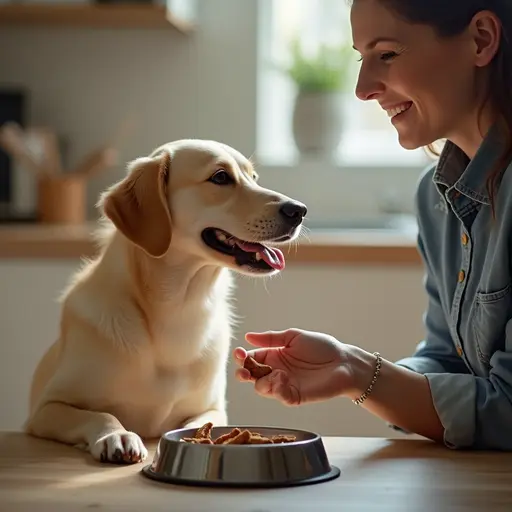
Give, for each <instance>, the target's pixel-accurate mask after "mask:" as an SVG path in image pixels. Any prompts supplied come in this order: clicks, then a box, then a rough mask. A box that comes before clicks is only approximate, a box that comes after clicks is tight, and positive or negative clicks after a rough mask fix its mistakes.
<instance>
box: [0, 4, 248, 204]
mask: <svg viewBox="0 0 512 512" xmlns="http://www.w3.org/2000/svg"><path fill="white" fill-rule="evenodd" d="M198 5H199V21H198V22H199V24H200V28H199V29H198V30H197V31H196V32H195V33H194V34H192V35H190V36H184V35H182V34H179V33H176V32H175V31H173V30H171V29H169V30H91V29H74V28H73V29H65V28H62V29H60V28H59V29H54V28H38V27H30V28H19V27H12V28H5V27H2V30H1V31H0V84H1V85H4V84H17V85H22V86H24V87H25V88H26V89H27V90H28V91H29V95H30V108H29V121H30V122H33V123H36V124H49V125H51V126H53V127H55V128H56V129H57V130H58V131H59V132H60V133H61V134H63V135H65V136H66V137H68V138H69V139H70V143H71V152H70V157H71V160H72V162H75V161H76V159H77V158H79V157H80V156H81V155H83V154H84V153H85V152H87V151H88V150H90V149H92V148H94V147H96V146H97V145H100V144H102V143H104V142H105V140H108V138H109V137H111V136H112V135H113V133H114V132H115V130H116V129H117V127H118V125H119V123H120V122H121V120H123V119H124V118H125V117H126V116H127V115H132V114H133V115H134V116H135V117H136V122H137V132H136V134H135V136H134V137H132V138H131V139H130V140H129V141H128V143H127V145H125V146H124V147H123V148H122V153H121V161H122V162H126V161H127V160H130V159H132V158H135V157H137V156H140V155H145V154H148V153H149V152H151V151H152V150H153V149H154V148H155V147H156V146H158V145H160V144H162V143H164V142H167V141H170V140H174V139H178V138H182V137H199V138H213V139H218V140H222V141H225V142H228V143H229V144H230V145H232V146H234V147H236V148H238V149H239V150H240V151H242V152H244V153H246V154H249V155H250V154H251V153H252V152H253V151H254V148H255V139H256V135H255V134H256V126H255V117H256V66H255V62H256V40H257V34H256V19H257V16H256V14H257V2H254V1H252V0H214V1H211V0H207V1H205V0H201V1H200V2H198ZM233 19H236V20H237V22H236V23H233V22H232V20H233ZM123 168H124V166H123V165H122V166H120V167H119V168H118V169H116V170H113V171H112V172H110V173H109V174H107V175H102V176H100V177H98V178H96V179H94V180H93V181H92V182H91V186H90V194H89V205H90V208H91V210H92V209H93V205H94V203H95V202H96V200H97V196H98V193H99V192H100V190H102V189H103V188H104V187H105V185H106V184H108V183H110V182H112V181H114V180H116V179H118V178H119V177H120V176H122V173H123Z"/></svg>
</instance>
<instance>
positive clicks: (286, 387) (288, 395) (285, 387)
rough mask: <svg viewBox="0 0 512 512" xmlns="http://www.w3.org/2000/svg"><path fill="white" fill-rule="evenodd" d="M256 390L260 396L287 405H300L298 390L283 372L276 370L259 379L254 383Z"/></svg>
mask: <svg viewBox="0 0 512 512" xmlns="http://www.w3.org/2000/svg"><path fill="white" fill-rule="evenodd" d="M254 389H255V391H256V393H258V395H260V396H263V397H266V398H274V399H275V400H279V401H280V402H282V403H284V404H285V405H298V404H299V403H300V395H299V392H298V389H297V388H296V387H295V386H292V384H291V382H290V378H289V377H288V375H287V374H286V372H285V371H283V370H275V371H273V372H272V373H271V374H269V375H266V376H265V377H262V378H261V379H258V380H257V381H255V383H254Z"/></svg>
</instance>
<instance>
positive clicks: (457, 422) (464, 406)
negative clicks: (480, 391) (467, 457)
mask: <svg viewBox="0 0 512 512" xmlns="http://www.w3.org/2000/svg"><path fill="white" fill-rule="evenodd" d="M425 377H426V378H427V380H428V383H429V386H430V392H431V394H432V400H433V402H434V408H435V410H436V412H437V414H438V416H439V419H440V421H441V424H442V425H443V427H444V439H443V441H444V444H445V445H446V446H447V447H448V448H453V449H458V448H467V447H469V446H471V445H473V443H474V439H475V424H476V411H475V404H476V380H475V377H474V376H473V375H464V374H453V373H425Z"/></svg>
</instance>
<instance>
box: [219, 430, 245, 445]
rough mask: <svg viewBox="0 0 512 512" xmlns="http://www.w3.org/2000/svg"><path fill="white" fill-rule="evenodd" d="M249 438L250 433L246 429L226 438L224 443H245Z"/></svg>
mask: <svg viewBox="0 0 512 512" xmlns="http://www.w3.org/2000/svg"><path fill="white" fill-rule="evenodd" d="M250 438H251V433H250V432H249V431H248V430H242V432H240V434H237V435H236V436H235V437H232V438H231V439H228V440H227V441H226V442H225V443H224V444H247V442H248V441H249V439H250Z"/></svg>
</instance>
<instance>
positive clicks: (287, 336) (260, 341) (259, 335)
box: [245, 329, 300, 348]
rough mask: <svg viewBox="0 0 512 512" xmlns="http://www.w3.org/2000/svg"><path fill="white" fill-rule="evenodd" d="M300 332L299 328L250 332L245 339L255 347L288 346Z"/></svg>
mask: <svg viewBox="0 0 512 512" xmlns="http://www.w3.org/2000/svg"><path fill="white" fill-rule="evenodd" d="M299 334H300V331H299V330H298V329H286V330H285V331H265V332H248V333H246V335H245V339H246V340H247V341H248V343H250V344H251V345H254V346H255V347H266V348H271V347H274V348H277V347H286V346H288V345H289V344H290V343H291V342H292V341H293V339H294V338H295V337H297V336H298V335H299Z"/></svg>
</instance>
